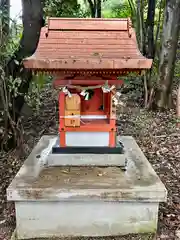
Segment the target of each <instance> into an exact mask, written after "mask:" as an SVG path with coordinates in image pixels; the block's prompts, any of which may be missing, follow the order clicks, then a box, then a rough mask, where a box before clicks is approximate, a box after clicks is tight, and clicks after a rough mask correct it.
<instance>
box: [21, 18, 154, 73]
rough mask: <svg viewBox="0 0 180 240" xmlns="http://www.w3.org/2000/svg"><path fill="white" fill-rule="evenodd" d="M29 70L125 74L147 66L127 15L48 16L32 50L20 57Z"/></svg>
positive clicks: (148, 66) (148, 64) (149, 66)
mask: <svg viewBox="0 0 180 240" xmlns="http://www.w3.org/2000/svg"><path fill="white" fill-rule="evenodd" d="M23 63H24V66H25V68H28V69H32V70H33V71H43V72H50V73H57V72H59V73H64V74H79V75H88V74H89V75H94V74H96V75H108V74H113V75H125V74H127V73H128V72H138V73H139V72H141V71H142V70H145V69H150V68H151V65H152V60H151V59H147V58H145V57H144V56H143V55H142V54H141V53H140V51H139V49H138V45H137V41H136V35H135V30H134V29H133V28H132V26H131V21H130V20H129V19H77V18H76V19H72V18H71V19H65V18H49V20H48V25H47V26H46V27H43V28H42V30H41V35H40V39H39V44H38V47H37V49H36V52H35V53H34V54H33V55H32V56H31V57H29V58H26V59H24V61H23Z"/></svg>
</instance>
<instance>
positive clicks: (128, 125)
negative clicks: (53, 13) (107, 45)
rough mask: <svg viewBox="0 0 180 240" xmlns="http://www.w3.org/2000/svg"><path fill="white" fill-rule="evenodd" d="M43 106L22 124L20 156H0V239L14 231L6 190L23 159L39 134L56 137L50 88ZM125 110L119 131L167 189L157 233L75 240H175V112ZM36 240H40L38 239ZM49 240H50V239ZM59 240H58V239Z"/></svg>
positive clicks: (179, 222)
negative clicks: (132, 140) (133, 141)
mask: <svg viewBox="0 0 180 240" xmlns="http://www.w3.org/2000/svg"><path fill="white" fill-rule="evenodd" d="M41 97H42V102H43V104H42V106H41V107H40V112H36V111H34V112H33V113H32V112H30V114H29V116H30V117H28V118H27V117H26V116H25V119H24V121H23V127H24V131H25V133H24V141H23V145H22V146H23V152H22V151H21V152H19V150H18V149H17V150H15V151H13V152H9V153H8V154H5V155H4V156H3V155H2V158H1V163H0V164H1V165H0V171H1V172H0V174H1V185H0V193H1V194H0V239H3V240H10V237H11V235H12V232H13V231H14V228H15V219H14V215H15V211H14V205H13V204H12V203H11V202H9V203H7V202H6V194H5V191H6V188H7V186H8V185H9V183H10V182H11V180H12V179H13V177H14V176H15V174H16V172H17V171H18V170H19V168H20V167H21V165H22V164H23V162H24V160H25V158H26V157H27V156H28V155H29V153H30V152H31V150H32V148H33V146H34V145H35V144H36V143H37V141H38V140H39V138H40V137H41V136H42V134H56V132H57V128H56V126H57V123H56V121H57V118H56V116H55V112H56V108H55V104H56V100H55V98H54V93H53V92H52V89H51V86H50V87H47V88H45V90H44V91H43V92H42V93H41ZM129 102H130V104H128V106H127V107H126V108H125V109H122V111H121V109H120V110H119V120H118V121H117V125H118V128H119V130H120V132H121V133H123V134H125V135H127V134H128V135H132V136H134V137H135V139H136V140H137V142H138V144H139V146H140V147H141V149H142V150H143V152H144V153H145V155H146V156H147V157H148V160H149V161H150V163H151V164H152V165H153V168H154V169H155V171H156V172H157V173H158V176H160V178H161V180H162V181H163V183H164V184H165V186H166V187H167V189H168V202H167V203H163V204H160V212H159V223H158V232H157V234H156V236H154V234H135V235H134V234H133V235H126V236H117V237H113V238H111V237H106V238H105V237H102V238H94V237H93V238H75V240H95V239H98V240H105V239H107V240H111V239H113V240H155V239H158V240H160V239H167V240H174V239H178V237H177V236H178V229H179V226H180V219H179V209H180V208H179V201H180V198H179V196H180V192H179V190H180V181H179V169H180V165H179V164H180V163H179V161H178V159H179V152H180V148H179V147H180V137H179V136H180V132H179V130H178V129H176V127H175V124H174V122H173V117H174V112H173V111H168V112H164V113H157V112H155V113H153V112H147V111H145V110H143V109H142V108H140V107H139V106H138V105H136V104H135V103H134V100H133V101H132V102H131V97H129ZM38 240H39V239H38ZM49 240H52V239H49ZM58 240H59V239H58Z"/></svg>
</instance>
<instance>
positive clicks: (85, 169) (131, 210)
mask: <svg viewBox="0 0 180 240" xmlns="http://www.w3.org/2000/svg"><path fill="white" fill-rule="evenodd" d="M56 141H57V137H55V136H54V137H53V136H44V137H43V138H42V139H41V140H40V141H39V143H38V144H37V145H36V147H35V148H34V149H33V151H32V153H31V154H30V155H29V157H28V158H27V160H26V161H25V163H24V165H23V166H22V167H21V169H20V171H19V172H18V174H17V176H16V177H15V178H14V180H13V181H12V183H11V184H10V186H9V188H8V189H7V198H8V200H9V201H14V202H15V208H16V230H17V239H18V240H19V239H28V238H30V239H32V238H37V239H38V238H49V239H52V238H53V237H69V236H71V237H73V236H116V235H124V234H130V233H146V232H155V231H156V229H157V221H158V206H159V202H164V201H166V198H167V191H166V188H165V187H164V185H163V183H162V182H161V180H160V179H159V177H158V176H157V174H156V173H155V171H154V170H153V168H152V166H151V165H150V163H149V162H148V160H147V159H146V157H145V156H144V154H143V153H142V151H141V150H140V148H139V147H138V145H137V144H136V141H135V140H134V139H133V138H132V137H128V136H126V137H121V141H122V142H123V145H124V148H125V155H124V156H126V159H127V167H126V171H122V170H121V168H120V167H119V166H108V165H107V166H106V165H105V166H103V167H100V166H99V167H97V166H96V165H95V166H84V165H85V164H84V165H83V164H82V165H80V166H71V165H70V164H68V163H69V162H70V160H71V161H73V159H68V158H67V156H66V155H64V156H63V160H62V161H63V162H64V164H62V165H60V164H59V165H58V166H50V163H51V164H52V161H50V158H51V157H52V156H51V149H52V146H54V144H55V143H56ZM71 157H72V156H71ZM76 157H77V158H78V159H79V157H80V156H75V158H76ZM83 159H85V156H83V158H82V161H83ZM98 159H99V154H98V155H97V159H95V156H94V161H96V162H97V164H98ZM116 160H118V158H117V159H116ZM56 161H58V159H56ZM59 161H61V159H59ZM74 161H75V159H74ZM99 161H101V162H102V161H103V158H102V159H99ZM111 161H112V160H111ZM84 162H85V160H84ZM109 162H110V161H109ZM65 163H67V164H65ZM80 163H81V162H80V160H79V164H80ZM86 164H87V162H86Z"/></svg>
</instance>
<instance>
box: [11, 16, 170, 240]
mask: <svg viewBox="0 0 180 240" xmlns="http://www.w3.org/2000/svg"><path fill="white" fill-rule="evenodd" d="M151 64H152V60H150V59H146V58H144V57H143V56H142V55H141V53H140V52H139V50H138V46H137V42H136V36H135V31H134V29H133V28H132V25H131V21H130V20H129V19H60V18H49V20H48V25H47V27H44V28H42V31H41V36H40V40H39V45H38V47H37V50H36V52H35V53H34V55H33V56H31V57H29V58H27V59H25V60H24V66H25V67H26V68H29V69H32V70H33V71H35V72H36V71H41V72H48V73H50V74H51V75H53V76H54V83H53V84H54V86H55V87H56V88H57V89H58V91H59V134H57V135H45V136H42V137H41V139H40V140H39V142H38V143H37V144H36V146H35V147H34V148H33V150H32V152H31V153H30V155H29V156H28V157H27V159H26V160H25V162H24V164H23V165H22V167H21V168H20V170H19V172H18V173H17V175H16V176H15V178H14V179H13V180H12V182H11V184H10V185H9V187H8V189H7V199H8V201H13V202H14V203H15V209H16V230H15V234H16V238H17V239H18V240H20V239H47V240H51V239H54V238H58V239H59V238H61V237H63V238H64V237H65V238H66V237H68V238H69V237H70V238H71V237H92V238H93V237H102V238H103V237H106V236H113V237H114V236H119V235H125V234H131V233H133V234H136V233H150V232H152V233H154V232H156V230H157V223H158V209H159V203H160V202H165V201H166V199H167V190H166V188H165V186H164V185H163V183H162V182H161V180H160V179H159V177H158V176H157V174H156V173H155V171H154V170H153V168H152V166H151V164H150V163H149V162H148V160H147V158H146V157H145V155H144V154H143V152H142V151H141V149H140V148H139V146H138V144H137V143H136V140H135V139H134V138H133V137H131V136H118V134H117V133H116V123H115V121H116V106H117V105H118V104H119V100H120V99H119V94H118V91H116V89H117V86H119V85H122V84H123V81H122V80H120V77H121V76H122V75H126V74H127V73H129V72H137V73H139V74H140V73H141V71H142V70H144V69H149V68H150V67H151Z"/></svg>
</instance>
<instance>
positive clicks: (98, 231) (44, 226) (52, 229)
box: [16, 201, 158, 239]
mask: <svg viewBox="0 0 180 240" xmlns="http://www.w3.org/2000/svg"><path fill="white" fill-rule="evenodd" d="M16 217H17V236H18V239H28V238H47V237H48V238H51V237H64V236H66V237H70V236H92V237H93V236H94V237H95V236H96V237H97V236H115V235H122V234H129V233H146V232H155V231H156V228H157V219H158V203H138V202H129V203H128V202H119V203H118V202H113V203H112V202H101V201H91V202H62V203H60V202H17V203H16Z"/></svg>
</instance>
